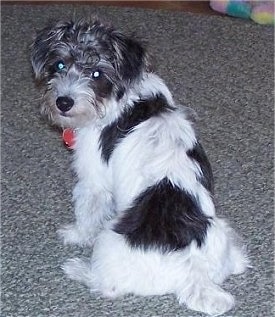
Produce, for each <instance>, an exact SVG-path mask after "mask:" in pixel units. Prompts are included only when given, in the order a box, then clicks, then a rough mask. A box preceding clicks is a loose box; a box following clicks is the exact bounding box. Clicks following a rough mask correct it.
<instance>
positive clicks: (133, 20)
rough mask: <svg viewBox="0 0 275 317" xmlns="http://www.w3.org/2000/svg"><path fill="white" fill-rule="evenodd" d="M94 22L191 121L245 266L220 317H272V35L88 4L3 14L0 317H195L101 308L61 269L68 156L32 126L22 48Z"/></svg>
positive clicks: (107, 304)
mask: <svg viewBox="0 0 275 317" xmlns="http://www.w3.org/2000/svg"><path fill="white" fill-rule="evenodd" d="M90 14H93V15H94V14H98V15H99V16H101V17H103V18H104V19H105V20H108V21H112V22H113V24H114V25H116V26H118V27H119V28H121V29H122V30H124V31H126V32H127V33H132V32H135V33H136V34H137V35H138V36H142V37H144V38H145V40H146V42H147V44H148V49H149V50H150V52H151V53H152V56H154V58H153V61H154V66H155V67H156V68H157V72H158V74H160V75H161V76H162V77H163V78H164V79H165V80H166V81H167V83H168V86H169V87H170V88H171V90H172V92H173V94H174V97H175V98H176V99H177V100H178V101H179V102H181V103H183V104H185V105H187V106H191V107H192V108H193V109H195V110H196V111H197V113H198V117H199V120H198V125H199V130H200V134H201V139H202V140H203V144H204V146H205V148H206V151H207V153H208V155H209V157H210V160H211V162H212V165H213V169H214V176H215V182H216V204H217V210H218V214H220V215H222V216H225V217H227V218H228V219H229V220H230V222H231V223H232V225H233V226H234V227H235V228H236V229H237V230H238V231H239V232H240V233H241V234H242V236H243V238H244V240H245V242H246V244H247V246H248V250H249V254H250V257H251V261H252V264H253V268H252V269H251V270H249V271H248V272H247V273H246V274H244V275H242V276H237V277H232V278H230V279H229V280H228V281H227V282H226V283H225V285H224V286H225V288H226V289H227V290H229V291H231V292H232V293H233V294H234V295H235V297H236V303H237V305H236V307H235V309H234V310H232V311H231V312H230V313H228V314H227V315H226V316H236V317H241V316H245V317H252V316H255V317H269V316H272V315H273V312H272V309H273V308H272V307H273V276H272V274H273V269H272V267H273V245H272V238H273V142H274V140H273V95H272V92H273V77H274V76H273V44H274V43H273V28H271V27H266V26H260V25H257V24H254V23H253V22H250V21H248V20H238V19H231V18H228V17H219V16H201V15H195V14H188V13H176V12H165V11H146V10H142V9H140V10H138V9H125V8H110V7H109V8H104V7H102V8H98V7H93V6H80V5H79V6H72V5H67V6H65V5H64V6H60V5H59V6H40V5H34V6H31V5H26V6H23V5H19V6H17V5H14V6H2V46H1V49H2V53H1V54H2V312H1V316H2V317H20V316H28V317H43V316H45V317H46V316H47V317H57V316H58V317H90V316H95V317H104V316H118V317H120V316H121V317H123V316H125V317H126V316H127V317H134V316H135V317H136V316H140V317H149V316H150V317H153V316H165V317H166V316H167V317H168V316H169V317H175V316H188V317H191V316H193V317H197V316H202V314H200V313H196V312H192V311H189V310H187V309H186V308H185V307H181V306H179V304H178V303H177V301H176V300H175V298H174V297H173V296H170V295H167V296H162V297H154V296H153V297H147V298H143V297H136V296H132V295H129V296H126V297H123V298H120V299H117V300H106V299H104V298H102V297H100V296H99V295H98V294H96V295H91V294H89V291H88V289H86V288H85V287H84V286H82V285H80V284H78V283H76V282H73V281H70V280H68V279H67V278H66V277H65V276H64V275H63V273H62V271H61V269H60V265H61V264H62V263H63V262H64V260H65V259H67V258H69V257H72V256H77V255H87V254H89V250H81V249H79V248H77V247H68V246H66V247H65V246H63V245H62V243H61V242H60V241H59V240H58V239H57V236H56V230H57V229H58V228H59V227H60V226H61V225H62V224H64V223H68V222H70V221H72V219H73V210H72V206H71V200H70V199H71V189H72V186H73V183H74V180H73V175H72V173H71V171H70V161H71V154H70V153H69V152H68V151H67V150H66V149H65V148H64V147H63V145H62V142H61V141H60V136H59V134H58V133H57V131H55V130H54V129H51V128H50V127H49V126H48V124H47V123H46V122H43V121H42V120H41V119H40V117H39V111H38V106H39V96H40V95H39V93H38V91H37V90H36V89H35V87H34V84H33V82H32V76H31V68H30V64H29V45H30V42H31V40H32V36H33V35H34V31H35V30H36V29H39V28H41V27H43V26H44V25H46V24H47V21H48V20H49V19H54V20H57V19H61V18H63V19H64V18H67V17H73V16H76V17H82V16H89V15H90Z"/></svg>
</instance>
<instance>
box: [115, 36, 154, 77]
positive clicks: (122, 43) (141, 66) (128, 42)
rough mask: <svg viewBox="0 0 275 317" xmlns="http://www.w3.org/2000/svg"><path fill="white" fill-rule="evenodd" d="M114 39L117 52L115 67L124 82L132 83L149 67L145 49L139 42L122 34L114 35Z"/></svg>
mask: <svg viewBox="0 0 275 317" xmlns="http://www.w3.org/2000/svg"><path fill="white" fill-rule="evenodd" d="M112 39H113V48H114V50H115V52H116V56H115V61H114V62H115V67H116V69H117V71H118V73H119V74H120V76H121V79H122V80H126V81H132V80H133V79H135V78H137V77H138V76H139V75H140V74H141V73H142V71H143V70H145V69H146V68H147V66H148V65H147V63H148V61H147V55H146V52H145V48H144V47H143V45H142V44H141V43H139V42H138V41H137V40H134V39H131V38H128V37H126V36H125V35H123V34H121V33H114V34H113V37H112Z"/></svg>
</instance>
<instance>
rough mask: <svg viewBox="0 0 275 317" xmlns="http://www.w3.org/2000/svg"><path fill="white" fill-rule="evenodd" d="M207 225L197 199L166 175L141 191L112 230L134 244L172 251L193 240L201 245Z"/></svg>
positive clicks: (206, 218) (208, 222)
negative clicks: (174, 183) (173, 183)
mask: <svg viewBox="0 0 275 317" xmlns="http://www.w3.org/2000/svg"><path fill="white" fill-rule="evenodd" d="M209 225H210V221H209V218H208V217H206V216H205V215H204V214H203V213H202V211H201V208H200V206H199V204H198V203H197V201H196V199H195V198H194V197H192V196H191V195H190V194H188V193H187V192H185V191H184V190H182V189H180V188H178V187H175V186H173V185H172V184H171V182H170V181H169V180H168V179H167V178H165V179H163V180H162V181H161V182H160V183H158V184H156V185H154V186H152V187H150V188H148V189H147V190H146V191H144V192H143V193H141V194H140V195H139V196H138V197H137V198H136V200H135V201H134V203H133V206H132V207H131V208H129V209H128V210H126V211H125V212H124V215H123V217H122V218H121V219H120V221H119V222H118V223H117V224H116V225H115V227H114V229H113V230H114V231H115V232H117V233H119V234H124V235H125V236H126V238H127V240H128V242H129V243H130V245H131V246H133V247H143V248H145V249H146V248H150V247H153V248H154V247H157V248H161V249H162V250H163V251H173V250H179V249H183V248H185V247H186V246H188V245H189V244H190V243H191V242H192V241H196V242H197V245H198V246H199V247H200V246H201V245H202V243H203V242H204V238H205V236H206V232H207V228H208V226H209Z"/></svg>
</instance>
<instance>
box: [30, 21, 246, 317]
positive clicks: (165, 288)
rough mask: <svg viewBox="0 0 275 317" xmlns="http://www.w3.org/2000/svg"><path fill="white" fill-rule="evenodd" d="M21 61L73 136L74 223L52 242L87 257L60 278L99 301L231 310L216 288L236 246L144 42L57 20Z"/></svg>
mask: <svg viewBox="0 0 275 317" xmlns="http://www.w3.org/2000/svg"><path fill="white" fill-rule="evenodd" d="M31 62H32V67H33V71H34V77H35V80H36V81H37V83H38V84H40V86H41V87H42V88H43V89H44V95H43V98H42V107H41V109H42V110H41V111H42V113H43V114H44V115H46V116H47V117H48V118H49V120H50V121H51V122H52V123H53V124H54V125H57V126H59V127H61V128H71V129H73V130H74V131H75V145H74V149H73V155H74V162H73V168H74V170H75V172H76V174H77V177H78V181H77V184H76V186H75V188H74V191H73V200H74V206H75V218H76V220H75V223H73V224H70V225H66V226H64V227H63V228H61V229H60V230H59V235H60V236H61V237H62V238H63V240H64V243H68V244H77V245H80V246H90V247H92V250H93V251H92V256H91V259H87V260H82V259H78V258H73V259H71V260H68V261H67V262H66V263H65V264H64V266H63V269H64V271H65V273H66V274H67V275H68V276H69V277H70V278H72V279H74V280H77V281H80V282H82V283H84V284H86V285H87V286H88V287H89V288H90V289H91V291H98V292H101V293H102V294H103V295H104V296H108V297H116V296H120V295H124V294H127V293H132V294H137V295H144V296H146V295H163V294H175V295H176V296H177V298H178V300H179V303H180V304H185V305H186V306H187V307H188V308H189V309H192V310H195V311H201V312H204V313H206V314H209V315H215V316H217V315H220V314H223V313H225V312H226V311H228V310H230V309H231V308H232V307H233V306H234V298H233V296H232V295H231V294H230V293H228V292H226V291H224V290H223V289H222V288H221V286H220V285H221V284H222V283H223V281H224V280H225V279H226V278H228V277H229V275H231V274H240V273H243V272H244V271H245V270H246V268H247V267H248V262H249V261H248V257H247V255H246V250H245V247H244V245H243V243H242V242H240V239H239V238H238V236H237V234H236V233H235V231H233V229H232V228H231V227H230V226H229V225H228V224H227V222H226V221H225V220H223V219H221V218H219V217H217V216H216V214H215V206H214V202H213V175H212V171H211V166H210V163H209V161H208V159H207V156H206V154H205V151H204V149H203V147H202V145H201V143H200V141H199V140H198V137H197V132H196V128H195V122H194V120H193V119H194V116H193V112H192V111H191V110H190V109H188V108H186V107H183V106H181V105H178V104H176V103H175V101H174V99H173V97H172V95H171V92H170V91H169V89H168V88H167V86H166V84H165V83H164V81H163V80H162V79H161V78H160V77H158V76H157V75H156V74H155V73H153V72H152V71H151V70H150V64H149V58H148V53H147V52H146V49H145V47H144V45H143V44H141V43H140V41H138V40H136V39H134V38H133V37H130V36H127V35H125V34H123V33H121V32H120V31H118V30H116V29H114V28H113V27H112V26H111V25H109V24H104V23H102V22H101V21H100V20H97V19H95V20H79V21H76V22H71V21H68V22H58V23H56V24H52V25H50V26H48V27H46V28H44V29H43V30H41V31H40V32H38V34H37V36H36V38H35V40H34V42H33V44H32V47H31Z"/></svg>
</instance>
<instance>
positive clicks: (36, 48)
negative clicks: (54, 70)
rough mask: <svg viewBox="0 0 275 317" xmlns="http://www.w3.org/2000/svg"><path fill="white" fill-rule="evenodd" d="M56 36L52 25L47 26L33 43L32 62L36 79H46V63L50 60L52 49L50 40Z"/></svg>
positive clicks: (39, 80)
mask: <svg viewBox="0 0 275 317" xmlns="http://www.w3.org/2000/svg"><path fill="white" fill-rule="evenodd" d="M53 37H54V32H53V29H52V28H51V27H46V28H44V29H43V30H41V31H39V32H38V33H37V35H36V38H35V39H34V41H33V43H32V45H31V63H32V68H33V71H34V76H35V79H36V80H37V81H38V82H41V81H43V79H45V77H46V74H45V65H46V62H47V60H48V54H49V51H50V42H51V39H52V38H53Z"/></svg>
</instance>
